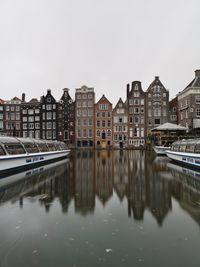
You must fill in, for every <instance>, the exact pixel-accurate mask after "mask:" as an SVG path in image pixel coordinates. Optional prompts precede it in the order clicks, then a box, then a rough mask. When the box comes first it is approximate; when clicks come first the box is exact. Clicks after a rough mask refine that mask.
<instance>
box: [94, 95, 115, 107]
mask: <svg viewBox="0 0 200 267" xmlns="http://www.w3.org/2000/svg"><path fill="white" fill-rule="evenodd" d="M103 98H104V99H105V101H107V102H109V104H110V105H112V103H111V102H110V101H109V100H108V99H107V97H105V95H102V97H101V98H100V99H99V101H97V103H96V104H98V103H99V102H101V100H102V99H103Z"/></svg>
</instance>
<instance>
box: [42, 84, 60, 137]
mask: <svg viewBox="0 0 200 267" xmlns="http://www.w3.org/2000/svg"><path fill="white" fill-rule="evenodd" d="M40 103H41V112H40V130H41V131H40V138H41V139H49V140H56V139H57V102H56V100H55V98H54V97H53V96H52V94H51V90H50V89H48V90H47V94H46V96H42V97H41V100H40Z"/></svg>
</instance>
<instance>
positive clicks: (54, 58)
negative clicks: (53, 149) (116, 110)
mask: <svg viewBox="0 0 200 267" xmlns="http://www.w3.org/2000/svg"><path fill="white" fill-rule="evenodd" d="M199 10H200V1H199V0H180V1H179V0H167V1H162V0H138V1H137V0H0V98H2V99H11V98H12V97H14V96H18V97H21V94H22V93H23V92H25V93H26V97H27V100H30V99H31V98H32V97H37V98H39V97H40V96H41V95H42V94H46V90H47V89H49V88H50V89H51V90H52V94H53V95H54V96H55V98H56V99H57V100H58V99H59V98H60V97H61V95H62V88H64V87H67V88H69V89H70V95H71V96H72V97H73V98H74V95H75V88H79V87H81V86H82V85H87V86H89V87H94V88H95V92H96V101H98V100H99V98H100V97H101V96H102V94H105V95H106V97H107V98H108V99H109V100H110V101H111V102H113V104H114V105H115V104H116V102H117V100H118V99H119V97H122V99H123V100H125V96H126V84H127V83H129V82H131V81H134V80H140V81H141V82H142V87H143V90H144V91H146V89H147V87H148V86H149V84H150V83H151V82H152V81H153V80H154V77H155V76H159V77H160V80H161V82H162V83H163V84H164V86H165V87H166V88H167V89H169V92H170V98H172V97H174V96H175V95H176V93H177V92H179V91H181V90H183V89H184V87H185V86H186V85H187V84H188V83H189V82H190V81H191V80H192V79H193V78H194V70H195V69H198V68H200V52H199V51H200V34H199V25H200V16H199Z"/></svg>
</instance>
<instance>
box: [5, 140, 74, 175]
mask: <svg viewBox="0 0 200 267" xmlns="http://www.w3.org/2000/svg"><path fill="white" fill-rule="evenodd" d="M69 152H70V150H69V149H67V147H66V144H65V143H64V142H60V141H52V140H38V139H31V138H16V137H6V136H1V137H0V175H1V176H2V175H5V174H8V172H9V173H10V172H14V171H18V170H19V169H25V170H27V169H29V168H32V167H33V166H37V165H43V164H46V163H48V162H51V161H55V160H58V159H61V158H63V157H66V156H67V155H68V154H69Z"/></svg>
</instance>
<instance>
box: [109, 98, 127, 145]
mask: <svg viewBox="0 0 200 267" xmlns="http://www.w3.org/2000/svg"><path fill="white" fill-rule="evenodd" d="M113 147H115V148H127V147H128V110H127V102H125V103H124V102H123V101H122V99H121V97H120V99H119V101H118V102H117V104H116V106H115V107H114V109H113Z"/></svg>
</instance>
